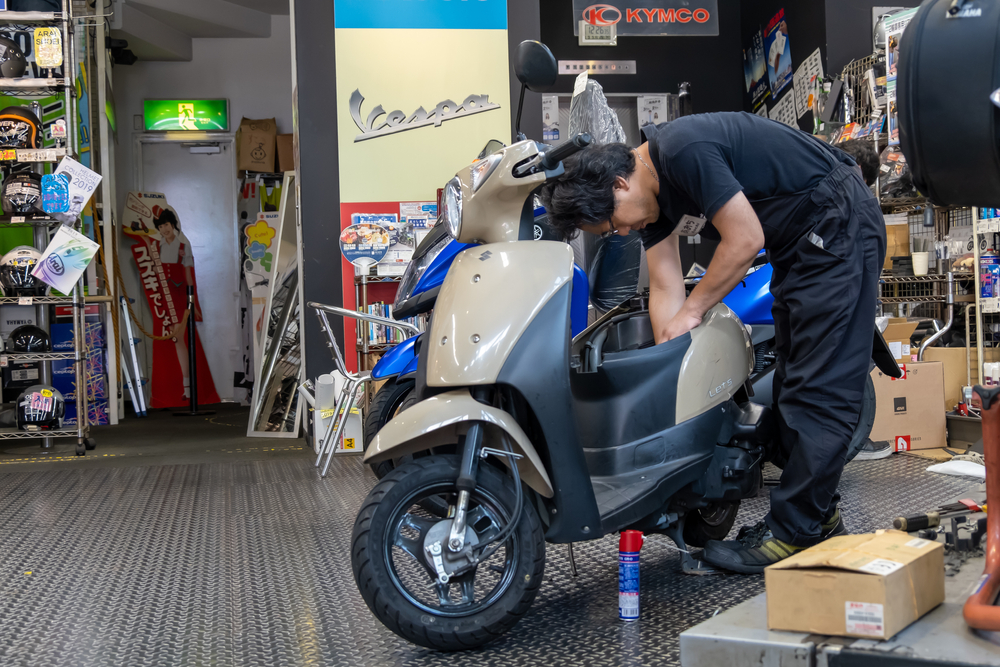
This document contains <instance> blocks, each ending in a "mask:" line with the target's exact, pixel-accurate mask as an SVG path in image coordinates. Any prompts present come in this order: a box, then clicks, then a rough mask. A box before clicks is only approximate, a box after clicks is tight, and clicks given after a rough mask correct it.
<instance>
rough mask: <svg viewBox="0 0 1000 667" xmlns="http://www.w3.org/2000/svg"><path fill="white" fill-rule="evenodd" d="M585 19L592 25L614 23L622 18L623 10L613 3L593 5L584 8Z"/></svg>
mask: <svg viewBox="0 0 1000 667" xmlns="http://www.w3.org/2000/svg"><path fill="white" fill-rule="evenodd" d="M583 20H584V21H586V22H587V23H589V24H590V25H614V24H616V23H618V22H619V21H621V20H622V10H620V9H618V8H617V7H615V6H613V5H591V6H590V7H587V8H586V9H584V10H583Z"/></svg>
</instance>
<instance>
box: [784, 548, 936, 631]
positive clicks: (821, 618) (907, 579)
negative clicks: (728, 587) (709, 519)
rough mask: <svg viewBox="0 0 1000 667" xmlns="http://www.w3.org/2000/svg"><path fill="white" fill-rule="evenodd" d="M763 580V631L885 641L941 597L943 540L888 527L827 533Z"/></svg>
mask: <svg viewBox="0 0 1000 667" xmlns="http://www.w3.org/2000/svg"><path fill="white" fill-rule="evenodd" d="M764 583H765V586H766V587H767V627H768V629H770V630H787V631H791V632H805V633H809V634H817V635H841V636H847V637H864V638H866V639H888V638H889V637H892V636H893V635H895V634H896V633H897V632H899V631H900V630H902V629H904V628H905V627H906V626H908V625H909V624H910V623H913V622H914V621H915V620H917V619H918V618H920V617H921V616H923V615H924V614H926V613H927V612H929V611H930V610H932V609H934V607H936V606H938V605H939V604H941V603H942V602H944V545H943V544H941V543H940V542H931V541H929V540H922V539H919V538H913V537H911V536H910V535H907V534H906V533H903V532H900V531H895V530H889V531H884V532H880V533H876V534H869V535H844V536H842V537H834V538H831V539H829V540H826V541H825V542H821V543H820V544H818V545H816V546H814V547H812V548H810V549H806V550H805V551H801V552H799V553H797V554H795V555H794V556H791V557H789V558H786V559H785V560H783V561H780V562H778V563H776V564H774V565H772V566H770V567H768V568H767V569H766V570H764Z"/></svg>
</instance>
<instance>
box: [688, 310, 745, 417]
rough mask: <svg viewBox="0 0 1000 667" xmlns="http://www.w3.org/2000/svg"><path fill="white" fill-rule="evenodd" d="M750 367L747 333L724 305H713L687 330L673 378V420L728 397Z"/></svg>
mask: <svg viewBox="0 0 1000 667" xmlns="http://www.w3.org/2000/svg"><path fill="white" fill-rule="evenodd" d="M751 370H753V346H752V344H751V342H750V334H749V333H747V330H746V328H745V327H744V326H743V323H742V322H740V319H739V318H738V317H736V315H735V314H734V313H733V311H731V310H730V309H729V308H728V307H727V306H725V305H722V304H719V305H717V306H715V307H714V308H712V309H711V310H710V311H708V313H707V314H706V315H705V318H704V320H702V323H701V324H700V325H699V326H697V327H695V328H694V329H692V330H691V346H690V347H689V348H688V351H687V354H685V355H684V361H683V362H682V363H681V372H680V375H679V376H678V378H677V408H676V420H677V423H678V424H680V423H681V422H684V421H686V420H688V419H691V418H692V417H696V416H698V415H700V414H702V413H704V412H707V411H708V410H710V409H712V408H713V407H715V406H717V405H721V404H723V403H725V402H726V401H728V400H729V399H730V398H732V396H733V394H735V393H736V391H738V390H739V388H740V387H742V386H743V383H744V382H746V379H747V377H749V375H750V371H751Z"/></svg>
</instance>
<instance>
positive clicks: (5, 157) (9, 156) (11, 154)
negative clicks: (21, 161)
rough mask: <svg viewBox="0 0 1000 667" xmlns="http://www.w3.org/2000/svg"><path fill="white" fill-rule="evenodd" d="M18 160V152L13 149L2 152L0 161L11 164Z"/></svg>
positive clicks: (0, 152)
mask: <svg viewBox="0 0 1000 667" xmlns="http://www.w3.org/2000/svg"><path fill="white" fill-rule="evenodd" d="M16 159H17V151H16V150H14V149H13V148H7V149H4V150H2V151H0V161H3V162H10V161H13V160H16Z"/></svg>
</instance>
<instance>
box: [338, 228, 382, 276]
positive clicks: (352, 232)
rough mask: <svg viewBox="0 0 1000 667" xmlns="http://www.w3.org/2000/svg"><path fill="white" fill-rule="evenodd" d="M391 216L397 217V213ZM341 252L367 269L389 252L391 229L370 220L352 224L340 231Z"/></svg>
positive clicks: (354, 263)
mask: <svg viewBox="0 0 1000 667" xmlns="http://www.w3.org/2000/svg"><path fill="white" fill-rule="evenodd" d="M391 217H392V218H393V219H395V218H396V216H395V215H393V216H391ZM340 252H341V253H343V255H344V259H346V260H347V261H348V262H350V263H351V264H353V265H354V266H356V267H358V268H359V269H362V270H367V269H368V268H369V267H371V265H372V264H378V263H379V262H381V261H382V259H383V258H384V257H385V255H386V253H387V252H389V231H388V230H387V229H385V227H382V226H380V225H376V224H374V223H368V222H365V223H361V224H354V225H351V226H350V227H348V228H347V229H345V230H344V231H342V232H341V233H340Z"/></svg>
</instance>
